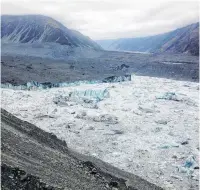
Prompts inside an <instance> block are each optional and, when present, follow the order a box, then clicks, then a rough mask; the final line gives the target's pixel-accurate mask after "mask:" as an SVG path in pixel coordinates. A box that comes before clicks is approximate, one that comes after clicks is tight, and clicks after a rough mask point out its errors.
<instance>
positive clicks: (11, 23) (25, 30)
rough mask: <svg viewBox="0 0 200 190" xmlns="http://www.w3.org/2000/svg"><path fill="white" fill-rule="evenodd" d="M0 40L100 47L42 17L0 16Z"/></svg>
mask: <svg viewBox="0 0 200 190" xmlns="http://www.w3.org/2000/svg"><path fill="white" fill-rule="evenodd" d="M1 40H2V42H5V43H6V42H11V43H37V42H39V43H46V42H53V43H57V44H60V45H67V46H71V47H87V48H92V49H95V50H99V49H101V47H100V46H99V45H98V44H97V43H96V42H94V41H93V40H91V39H90V38H89V37H87V36H84V35H83V34H81V33H80V32H78V31H75V30H71V29H68V28H67V27H65V26H64V25H63V24H62V23H60V22H58V21H56V20H55V19H53V18H51V17H48V16H44V15H1Z"/></svg>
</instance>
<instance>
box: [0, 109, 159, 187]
mask: <svg viewBox="0 0 200 190" xmlns="http://www.w3.org/2000/svg"><path fill="white" fill-rule="evenodd" d="M1 130H2V134H1V137H2V140H1V141H2V146H1V151H2V152H1V153H2V154H1V161H2V184H1V187H2V189H10V190H11V189H12V190H13V189H16V190H17V189H24V190H27V189H52V190H58V189H60V190H61V189H63V190H64V189H65V190H66V189H67V190H69V189H72V190H75V189H76V190H78V189H80V190H82V189H85V190H86V189H88V190H90V189H91V190H94V189H96V190H98V189H99V190H103V189H130V190H131V189H132V190H161V188H159V187H156V186H155V185H153V184H150V183H148V182H147V181H145V180H143V179H141V178H139V177H137V176H134V175H132V174H129V173H125V172H123V171H120V170H118V169H116V168H114V167H112V166H109V165H108V164H106V163H103V162H102V161H100V160H95V159H93V158H91V157H90V158H89V157H86V156H83V155H81V154H78V153H75V152H73V151H71V150H69V149H68V148H67V145H66V143H65V142H64V141H61V140H59V139H57V137H56V136H55V135H53V134H50V133H47V132H44V131H42V130H41V129H39V128H37V127H36V126H34V125H32V124H30V123H28V122H25V121H22V120H20V119H18V118H17V117H14V116H13V115H12V114H10V113H8V112H7V111H5V110H3V109H2V110H1Z"/></svg>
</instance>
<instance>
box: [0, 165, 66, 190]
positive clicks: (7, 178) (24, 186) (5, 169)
mask: <svg viewBox="0 0 200 190" xmlns="http://www.w3.org/2000/svg"><path fill="white" fill-rule="evenodd" d="M1 172H2V173H1V188H2V189H13V190H14V189H16V190H17V189H21V190H28V189H42V190H61V189H62V190H63V189H64V188H57V187H52V186H50V185H47V184H46V183H44V182H41V180H40V179H39V178H38V177H35V176H33V175H31V174H27V173H26V172H25V171H23V170H21V169H19V168H17V167H11V166H8V165H6V164H2V165H1Z"/></svg>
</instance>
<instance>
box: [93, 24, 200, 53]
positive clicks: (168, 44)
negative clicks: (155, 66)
mask: <svg viewBox="0 0 200 190" xmlns="http://www.w3.org/2000/svg"><path fill="white" fill-rule="evenodd" d="M96 42H97V43H98V44H99V45H100V46H101V47H102V48H104V49H106V50H119V51H141V52H151V53H157V52H170V53H187V54H191V55H199V23H193V24H190V25H188V26H185V27H182V28H178V29H176V30H173V31H170V32H166V33H163V34H157V35H153V36H147V37H137V38H120V39H113V40H97V41H96Z"/></svg>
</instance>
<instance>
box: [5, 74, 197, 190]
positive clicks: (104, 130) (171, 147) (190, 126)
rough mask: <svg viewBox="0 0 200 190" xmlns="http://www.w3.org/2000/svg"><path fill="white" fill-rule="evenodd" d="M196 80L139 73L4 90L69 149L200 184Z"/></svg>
mask: <svg viewBox="0 0 200 190" xmlns="http://www.w3.org/2000/svg"><path fill="white" fill-rule="evenodd" d="M198 92H199V87H198V84H197V83H193V82H186V81H175V80H169V79H161V78H152V77H141V76H135V77H133V79H132V81H130V82H124V83H113V84H109V83H106V84H89V85H87V84H83V85H81V86H77V87H64V88H53V89H48V90H36V91H23V90H11V89H2V97H1V100H2V107H3V108H4V109H6V110H7V111H9V112H11V113H13V114H15V115H16V116H17V117H19V118H21V119H23V120H27V121H29V122H31V123H33V124H36V125H37V126H38V127H40V128H42V129H43V130H46V131H48V132H51V133H54V134H56V135H57V136H58V137H59V138H61V139H63V140H65V141H66V142H67V144H68V146H69V147H70V148H72V149H75V150H77V151H79V152H81V153H84V154H86V155H93V156H95V157H97V158H100V159H102V160H104V161H106V162H108V163H110V164H112V165H114V166H116V167H119V168H121V169H123V170H126V171H128V172H132V173H134V174H137V175H139V176H141V177H143V178H145V179H147V180H148V181H150V182H153V183H155V184H157V185H160V186H162V187H163V188H165V189H178V190H189V189H195V190H196V189H198V179H199V177H198V173H199V169H198V168H199V161H198V160H199V144H198V124H199V118H198Z"/></svg>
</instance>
